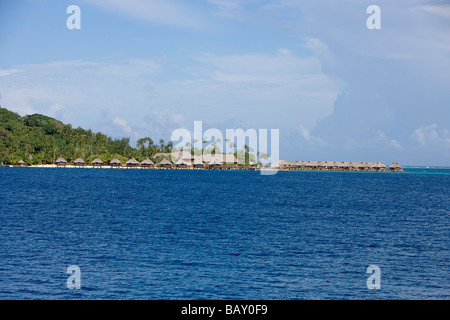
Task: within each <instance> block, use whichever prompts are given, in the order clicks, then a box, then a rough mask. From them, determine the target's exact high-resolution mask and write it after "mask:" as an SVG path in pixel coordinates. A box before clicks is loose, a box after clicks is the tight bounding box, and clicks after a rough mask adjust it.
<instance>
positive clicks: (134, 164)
mask: <svg viewBox="0 0 450 320" xmlns="http://www.w3.org/2000/svg"><path fill="white" fill-rule="evenodd" d="M126 165H127V166H138V165H139V161H137V160H136V159H135V158H131V159H130V160H128V161H127V162H126Z"/></svg>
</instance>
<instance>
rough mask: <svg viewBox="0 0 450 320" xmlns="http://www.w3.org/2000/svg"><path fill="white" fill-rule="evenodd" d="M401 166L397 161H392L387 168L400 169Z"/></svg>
mask: <svg viewBox="0 0 450 320" xmlns="http://www.w3.org/2000/svg"><path fill="white" fill-rule="evenodd" d="M401 168H402V167H401V165H399V164H398V163H397V162H394V163H392V164H391V165H390V166H389V169H401Z"/></svg>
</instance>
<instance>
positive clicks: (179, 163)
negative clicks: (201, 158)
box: [175, 158, 192, 166]
mask: <svg viewBox="0 0 450 320" xmlns="http://www.w3.org/2000/svg"><path fill="white" fill-rule="evenodd" d="M175 164H176V165H177V166H190V165H192V164H191V161H187V160H185V159H183V158H180V159H178V161H177V162H175Z"/></svg>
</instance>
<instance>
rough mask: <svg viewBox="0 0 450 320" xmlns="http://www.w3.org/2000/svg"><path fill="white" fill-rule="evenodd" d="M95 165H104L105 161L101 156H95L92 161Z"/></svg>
mask: <svg viewBox="0 0 450 320" xmlns="http://www.w3.org/2000/svg"><path fill="white" fill-rule="evenodd" d="M91 164H92V165H93V166H102V165H103V161H102V160H100V159H99V158H95V159H94V160H92V163H91Z"/></svg>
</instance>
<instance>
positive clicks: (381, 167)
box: [373, 162, 387, 171]
mask: <svg viewBox="0 0 450 320" xmlns="http://www.w3.org/2000/svg"><path fill="white" fill-rule="evenodd" d="M373 169H374V170H375V171H386V169H387V167H386V165H385V164H384V163H383V162H376V163H375V164H374V166H373Z"/></svg>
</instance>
